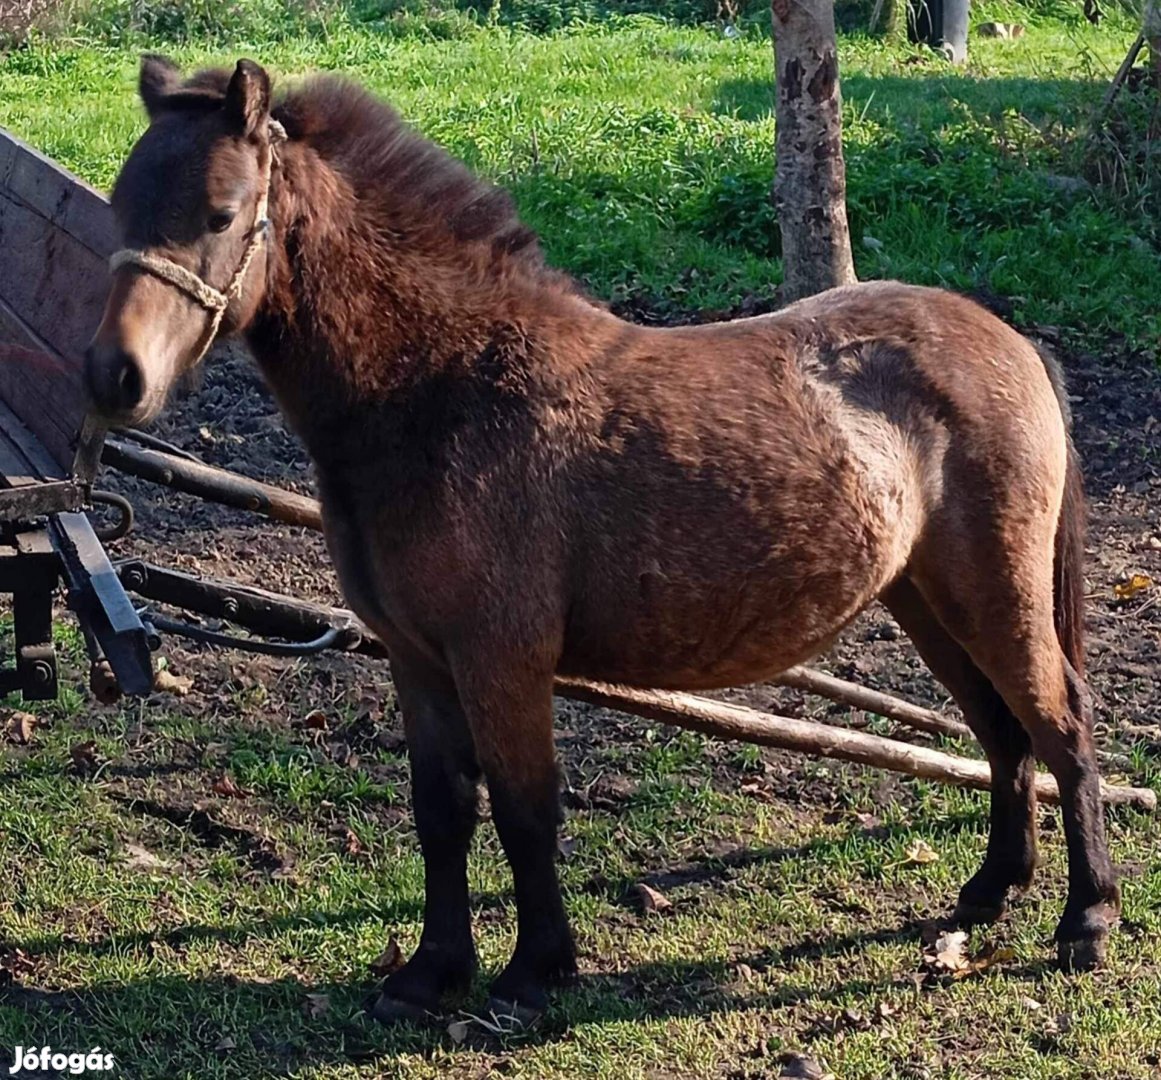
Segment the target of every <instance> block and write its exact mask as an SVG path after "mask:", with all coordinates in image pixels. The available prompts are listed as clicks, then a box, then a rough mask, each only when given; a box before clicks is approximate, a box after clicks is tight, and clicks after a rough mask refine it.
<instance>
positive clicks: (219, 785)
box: [213, 773, 251, 799]
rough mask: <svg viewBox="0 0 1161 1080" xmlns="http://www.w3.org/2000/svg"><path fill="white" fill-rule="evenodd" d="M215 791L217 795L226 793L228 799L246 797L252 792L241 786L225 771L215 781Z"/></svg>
mask: <svg viewBox="0 0 1161 1080" xmlns="http://www.w3.org/2000/svg"><path fill="white" fill-rule="evenodd" d="M213 792H214V794H215V795H224V796H225V797H226V798H227V799H244V798H246V797H247V796H248V795H250V794H251V792H249V791H247V790H246V788H244V787H239V786H238V783H237V781H236V780H235V779H234V778H233V777H232V776H231V775H230V774H229V773H224V774H223V775H222V776H220V777H219V778H218V779H217V780H215V781H214V786H213Z"/></svg>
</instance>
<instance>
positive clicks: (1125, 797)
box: [556, 679, 1157, 810]
mask: <svg viewBox="0 0 1161 1080" xmlns="http://www.w3.org/2000/svg"><path fill="white" fill-rule="evenodd" d="M556 692H557V694H559V695H561V696H563V697H568V698H573V699H574V700H577V701H585V702H588V703H589V704H590V705H602V706H605V707H606V708H610V709H618V710H620V711H621V712H627V713H632V714H634V715H636V716H643V717H645V718H646V719H649V720H657V721H660V722H661V723H663V724H672V725H674V726H675V727H681V728H686V729H688V730H690V731H700V732H701V733H702V734H704V735H709V736H712V737H713V738H716V739H727V740H732V741H737V742H749V743H756V744H758V745H759V746H773V747H776V748H777V749H779V750H794V751H797V752H798V753H803V754H810V755H812V756H815V757H825V758H834V759H837V760H839V761H852V762H856V763H857V764H860V765H873V766H875V767H877V768H880V769H890V770H892V771H893V772H900V773H906V774H907V775H908V776H917V777H920V778H922V779H924V780H938V781H940V782H941V783H945V784H956V785H958V786H960V787H969V788H977V789H982V790H988V789H990V787H991V783H992V775H991V770H990V769H989V768H988V765H987V762H984V761H973V760H971V759H969V758H961V757H956V756H954V755H952V754H945V753H943V752H942V751H939V750H932V749H930V748H929V747H926V746H914V745H912V744H911V743H904V742H899V741H898V740H895V739H886V738H883V737H882V736H880V735H870V734H867V733H866V732H863V731H851V730H850V729H849V728H840V727H831V726H829V725H827V724H819V723H815V722H814V721H811V720H796V719H793V718H791V717H789V716H776V715H773V714H771V713H763V712H759V711H757V710H756V709H750V708H747V707H745V706H743V705H734V704H730V703H728V702H723V701H714V700H712V699H710V698H702V697H696V696H694V695H693V694H683V693H678V692H675V691H670V690H638V689H635V688H632V687H627V686H614V685H611V684H609V683H597V682H589V681H588V680H585V679H557V681H556ZM1036 796H1037V798H1039V799H1040V800H1041V801H1043V802H1046V803H1059V802H1060V791H1059V789H1058V788H1057V786H1056V780H1055V779H1054V778H1053V777H1051V776H1048V775H1045V774H1044V773H1038V774H1037V776H1036ZM1101 797H1102V798H1103V799H1104V801H1105V802H1106V803H1108V804H1110V805H1115V806H1135V807H1138V808H1139V809H1142V810H1156V808H1157V794H1156V792H1154V791H1153V790H1152V789H1151V788H1130V787H1117V786H1114V785H1111V784H1106V783H1105V782H1104V781H1102V782H1101Z"/></svg>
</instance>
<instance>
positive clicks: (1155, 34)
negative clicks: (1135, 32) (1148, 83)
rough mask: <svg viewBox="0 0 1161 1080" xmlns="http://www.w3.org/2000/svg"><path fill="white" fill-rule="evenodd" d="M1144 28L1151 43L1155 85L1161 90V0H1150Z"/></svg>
mask: <svg viewBox="0 0 1161 1080" xmlns="http://www.w3.org/2000/svg"><path fill="white" fill-rule="evenodd" d="M1142 29H1143V31H1144V34H1145V40H1146V41H1147V42H1148V43H1149V70H1150V71H1152V73H1153V87H1154V89H1156V90H1161V0H1150V3H1149V4H1148V5H1147V6H1146V8H1145V20H1144V25H1143V27H1142Z"/></svg>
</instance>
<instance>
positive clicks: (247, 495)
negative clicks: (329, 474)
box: [101, 438, 322, 530]
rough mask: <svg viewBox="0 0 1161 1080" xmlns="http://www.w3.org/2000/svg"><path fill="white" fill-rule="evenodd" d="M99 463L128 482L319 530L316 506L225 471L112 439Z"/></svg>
mask: <svg viewBox="0 0 1161 1080" xmlns="http://www.w3.org/2000/svg"><path fill="white" fill-rule="evenodd" d="M101 460H102V461H103V462H104V463H105V464H106V465H111V466H112V467H113V468H114V469H118V470H120V471H121V472H125V473H129V474H130V475H131V476H139V477H141V479H142V480H152V481H153V482H154V483H156V484H163V485H164V486H165V487H171V488H175V489H176V490H178V491H184V492H186V493H187V494H189V495H197V496H198V497H199V498H202V499H206V500H207V501H209V502H216V503H221V504H223V505H225V506H234V507H237V508H238V509H239V510H251V511H253V512H254V513H258V514H264V515H265V516H266V517H269V518H273V519H274V520H275V521H281V522H284V523H285V524H287V525H301V526H303V527H304V528H307V529H316V530H321V529H322V508H321V507H320V506H319V504H318V501H317V500H315V499H311V498H309V497H308V496H306V495H296V494H295V493H294V492H292V491H286V490H284V489H283V488H279V487H275V486H274V485H273V484H264V483H262V482H261V481H260V480H250V479H248V478H246V477H244V476H239V475H238V474H237V473H232V472H228V471H227V470H226V469H216V468H214V466H212V465H206V464H204V463H203V462H200V461H193V460H191V459H188V458H183V457H177V456H176V455H174V454H166V453H164V452H163V451H161V450H150V449H147V448H146V447H143V446H134V445H133V444H132V443H129V442H124V441H122V440H121V439H112V438H108V439H106V440H105V447H104V450H103V451H102V453H101Z"/></svg>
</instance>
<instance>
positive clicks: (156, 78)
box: [137, 53, 181, 120]
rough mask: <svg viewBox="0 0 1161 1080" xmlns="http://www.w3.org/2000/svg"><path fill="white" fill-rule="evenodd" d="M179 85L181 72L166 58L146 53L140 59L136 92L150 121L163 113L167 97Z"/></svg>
mask: <svg viewBox="0 0 1161 1080" xmlns="http://www.w3.org/2000/svg"><path fill="white" fill-rule="evenodd" d="M180 85H181V70H180V69H179V68H178V66H177V65H176V64H175V63H174V62H173V61H172V60H170V59H169V58H168V57H166V56H158V55H157V54H156V53H146V54H145V55H144V56H143V57H141V74H140V75H139V76H138V77H137V92H138V93H139V94H140V95H141V101H142V104H144V106H145V111H146V112H147V113H148V114H149V119H150V120H155V119H157V117H158V115H159V114H160V113H162V112H164V111H165V103H166V100H167V99H168V98H169V96H170V95H171V94H172V93H173V92H174V91H175V90H177V88H178V87H179V86H180Z"/></svg>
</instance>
